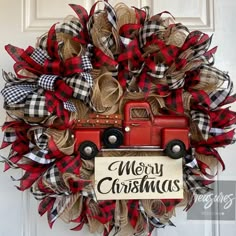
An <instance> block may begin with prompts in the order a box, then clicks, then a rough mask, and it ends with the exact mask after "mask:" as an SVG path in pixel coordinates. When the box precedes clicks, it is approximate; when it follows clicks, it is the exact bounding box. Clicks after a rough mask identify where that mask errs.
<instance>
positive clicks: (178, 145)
mask: <svg viewBox="0 0 236 236" xmlns="http://www.w3.org/2000/svg"><path fill="white" fill-rule="evenodd" d="M165 154H166V155H167V156H169V157H171V158H173V159H179V158H181V157H184V156H185V154H186V149H185V145H184V143H183V142H182V141H180V140H177V139H176V140H172V141H170V142H169V143H168V144H167V145H166V149H165Z"/></svg>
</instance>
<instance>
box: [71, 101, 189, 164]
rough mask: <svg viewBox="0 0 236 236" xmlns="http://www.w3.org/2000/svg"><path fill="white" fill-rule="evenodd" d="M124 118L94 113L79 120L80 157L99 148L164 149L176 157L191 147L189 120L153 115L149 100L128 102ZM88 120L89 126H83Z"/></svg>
mask: <svg viewBox="0 0 236 236" xmlns="http://www.w3.org/2000/svg"><path fill="white" fill-rule="evenodd" d="M123 114H124V117H123V119H121V115H119V114H114V115H111V116H101V115H94V117H93V119H88V120H86V121H82V120H78V122H77V125H76V128H75V140H76V144H75V148H76V150H79V152H80V154H81V158H83V159H86V160H90V159H93V158H94V157H95V156H96V155H97V154H98V152H99V151H107V150H109V151H117V150H118V151H122V150H123V151H138V150H140V151H153V150H156V151H157V150H158V151H164V153H165V154H166V155H167V156H169V157H171V158H174V159H178V158H181V157H183V156H184V155H185V154H186V152H187V150H189V149H190V143H189V142H190V141H189V121H188V118H187V117H186V116H184V115H182V116H179V115H157V116H154V115H153V113H152V110H151V107H150V105H149V103H148V102H141V101H129V102H127V103H126V104H125V105H124V113H123ZM85 123H87V124H89V125H90V126H84V124H85Z"/></svg>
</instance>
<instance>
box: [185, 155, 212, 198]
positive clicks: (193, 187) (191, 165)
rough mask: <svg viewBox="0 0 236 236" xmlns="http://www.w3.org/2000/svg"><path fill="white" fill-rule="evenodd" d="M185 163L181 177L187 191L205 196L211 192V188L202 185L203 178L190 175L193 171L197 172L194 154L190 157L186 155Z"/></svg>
mask: <svg viewBox="0 0 236 236" xmlns="http://www.w3.org/2000/svg"><path fill="white" fill-rule="evenodd" d="M185 162H186V163H185V166H184V172H183V177H184V181H185V183H186V185H187V187H188V190H189V191H190V192H192V193H195V194H206V193H208V192H209V191H211V188H209V187H207V186H206V185H205V184H204V180H205V179H204V177H202V176H198V175H195V174H193V173H192V170H194V169H196V170H199V167H198V164H197V160H196V158H195V156H194V154H193V155H192V156H190V155H187V156H186V157H185Z"/></svg>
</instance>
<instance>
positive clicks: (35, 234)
mask: <svg viewBox="0 0 236 236" xmlns="http://www.w3.org/2000/svg"><path fill="white" fill-rule="evenodd" d="M93 2H94V1H92V0H89V1H88V0H86V1H85V0H74V2H73V1H69V0H64V1H58V0H50V1H47V0H40V1H36V0H17V1H13V0H9V1H5V0H0V26H1V27H0V29H1V34H0V69H1V70H5V71H8V72H9V71H13V69H12V65H13V61H12V59H11V58H10V57H9V56H8V54H7V53H6V52H5V51H4V45H6V44H8V43H10V44H13V45H16V46H19V47H21V48H26V47H27V46H29V45H32V46H34V45H35V42H36V38H37V37H38V36H40V35H41V34H42V33H43V32H45V31H46V30H48V28H49V27H50V26H51V25H52V24H53V23H55V22H57V21H60V20H61V19H62V18H63V17H64V16H66V15H68V14H73V13H72V10H71V9H70V7H69V6H68V5H67V4H68V3H75V4H81V5H84V6H86V8H89V7H90V6H91V4H92V3H93ZM109 2H110V3H111V4H113V3H114V2H119V1H115V0H113V1H109ZM124 2H126V3H128V4H129V5H135V6H138V7H140V6H141V5H142V6H143V5H150V6H151V10H152V11H153V13H158V12H161V11H163V10H167V11H169V12H171V13H172V14H173V15H174V16H175V17H176V18H177V20H180V21H181V22H183V23H184V24H186V25H188V26H189V27H190V28H191V29H200V30H202V31H207V32H209V34H212V33H213V32H214V37H213V43H212V46H214V45H218V46H219V47H218V51H217V53H216V63H215V65H216V66H217V67H218V68H219V69H222V70H224V71H228V72H229V74H230V76H231V78H232V79H233V80H234V81H235V84H236V79H235V78H236V66H235V62H236V50H235V38H236V25H235V10H236V1H235V0H224V1H223V0H191V1H190V0H177V1H173V0H155V1H154V0H147V1H145V0H139V1H128V0H127V1H124ZM3 86H4V82H3V79H1V80H0V88H3ZM2 107H3V99H2V98H1V99H0V109H1V116H0V123H1V124H3V122H4V119H5V110H4V109H3V108H2ZM234 109H236V106H234ZM1 137H2V133H1ZM235 153H236V145H235V144H234V145H232V146H230V147H227V149H225V150H222V151H221V156H222V158H223V159H224V161H225V164H226V170H225V171H224V172H223V173H221V174H220V175H219V177H218V178H219V179H222V180H234V181H236V171H235V168H236V167H235V166H236V159H235ZM1 155H3V156H4V155H5V156H6V155H7V152H4V151H1ZM11 175H13V176H14V177H17V176H16V173H15V172H12V171H9V172H6V173H3V165H0V236H65V235H68V236H69V235H72V236H73V235H78V236H79V235H81V236H84V235H91V234H90V233H88V231H87V229H86V227H84V229H83V231H80V232H73V231H70V230H69V229H70V228H71V225H69V226H68V225H65V224H64V223H63V222H61V221H58V222H56V223H55V225H54V227H53V229H49V226H48V224H47V219H46V217H42V218H41V217H40V216H39V215H38V213H37V204H38V203H37V202H36V200H35V199H34V198H33V197H32V196H31V195H30V194H29V193H28V192H24V193H22V192H20V191H18V190H17V189H16V188H15V187H14V182H12V181H11V179H10V176H11ZM19 176H20V173H19ZM16 184H17V183H16ZM172 221H173V222H174V223H175V225H176V226H177V227H166V228H165V229H160V230H158V231H155V232H154V233H153V235H154V236H155V235H159V236H168V235H172V236H183V235H192V236H199V235H205V236H210V235H212V236H223V235H228V236H233V235H236V222H235V221H231V222H228V221H221V222H216V223H214V222H211V221H204V220H199V221H190V220H187V219H186V213H185V212H183V209H181V208H180V209H178V210H177V212H176V217H173V218H172ZM124 236H125V235H124Z"/></svg>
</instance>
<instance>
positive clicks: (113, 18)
mask: <svg viewBox="0 0 236 236" xmlns="http://www.w3.org/2000/svg"><path fill="white" fill-rule="evenodd" d="M104 4H105V9H106V11H107V19H108V21H109V22H110V23H111V25H112V26H113V27H114V28H115V29H117V17H116V12H115V10H114V9H113V7H112V6H111V5H110V4H109V3H108V2H106V1H104Z"/></svg>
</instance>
